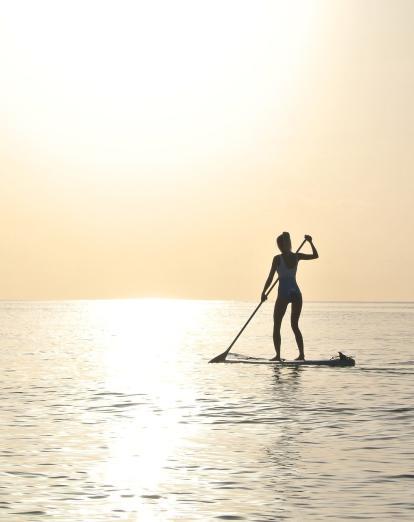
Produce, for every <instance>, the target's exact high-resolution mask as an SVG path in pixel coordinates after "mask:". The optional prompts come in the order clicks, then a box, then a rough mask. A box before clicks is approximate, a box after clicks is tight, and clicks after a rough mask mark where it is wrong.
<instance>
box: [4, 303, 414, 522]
mask: <svg viewBox="0 0 414 522" xmlns="http://www.w3.org/2000/svg"><path fill="white" fill-rule="evenodd" d="M255 305H256V303H249V302H231V301H186V300H144V299H142V300H108V301H61V302H29V301H13V302H7V301H2V302H0V340H1V341H0V343H1V344H0V358H1V372H2V376H1V381H0V397H1V423H0V459H1V460H0V461H1V467H0V478H1V481H0V520H4V521H7V522H31V521H43V520H45V521H47V520H53V521H64V522H75V521H76V522H94V521H115V520H125V521H143V522H152V521H162V522H164V521H178V520H180V521H199V520H201V521H210V520H211V521H213V520H246V521H249V522H250V521H258V522H259V521H277V520H297V521H307V520H309V521H319V520H321V521H322V520H323V521H325V520H349V519H352V520H354V519H358V520H368V519H371V520H376V521H381V520H384V521H385V520H394V519H395V520H413V519H414V512H413V507H414V502H413V491H414V488H413V486H414V467H413V460H414V459H413V456H414V437H413V436H414V423H413V391H414V390H413V383H414V381H413V373H414V353H413V338H414V304H413V303H339V302H338V303H326V302H325V303H318V302H305V304H304V309H303V313H302V318H301V323H300V324H301V328H302V332H303V336H304V340H305V352H306V356H307V357H308V358H312V359H316V358H329V357H331V356H334V355H336V353H337V352H338V351H343V352H344V353H346V354H348V355H352V356H354V357H355V358H356V366H355V367H354V368H329V367H303V368H276V367H274V366H273V365H249V364H208V361H209V359H211V358H212V357H214V356H215V355H218V354H219V353H221V352H223V351H224V350H225V349H226V348H227V346H228V345H229V344H230V342H231V341H232V339H233V337H234V336H235V335H236V334H237V332H238V330H239V329H240V327H241V326H242V324H243V323H244V321H245V320H246V319H247V318H248V316H249V315H250V313H251V312H252V310H253V309H254V307H255ZM288 312H289V311H288ZM271 334H272V303H271V302H267V303H265V304H264V305H263V306H262V308H261V309H260V310H259V312H258V314H257V315H256V317H255V318H254V319H253V321H252V323H251V325H249V327H248V328H247V329H246V331H245V332H244V334H243V335H242V337H241V338H240V339H239V341H238V342H237V343H236V345H235V346H234V347H233V350H232V353H233V352H234V353H236V354H244V355H249V356H255V357H269V358H270V357H272V356H273V355H274V352H273V345H272V337H271ZM296 355H297V351H296V347H295V342H294V337H293V334H292V332H291V331H290V327H289V318H288V316H287V317H286V318H285V321H284V326H283V331H282V357H285V358H289V359H290V358H294V357H296ZM232 357H233V355H232Z"/></svg>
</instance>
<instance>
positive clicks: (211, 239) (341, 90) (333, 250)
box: [0, 0, 414, 300]
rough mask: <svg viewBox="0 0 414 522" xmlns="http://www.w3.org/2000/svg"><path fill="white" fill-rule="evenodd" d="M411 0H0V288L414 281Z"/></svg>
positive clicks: (149, 292)
mask: <svg viewBox="0 0 414 522" xmlns="http://www.w3.org/2000/svg"><path fill="white" fill-rule="evenodd" d="M413 27H414V1H412V0H364V1H361V0H314V1H313V0H308V1H306V0H303V1H295V0H285V1H277V0H271V1H260V0H251V1H242V0H235V1H230V0H219V1H212V0H208V1H197V0H188V1H178V0H174V1H171V0H166V1H157V0H147V1H141V2H140V1H138V0H134V1H128V0H123V1H115V0H114V1H105V0H96V1H92V0H81V1H74V0H70V1H64V0H49V1H43V0H37V1H36V2H33V1H32V0H28V1H22V0H13V1H7V0H4V1H1V0H0V71H1V81H0V204H1V216H2V219H1V222H0V230H1V252H0V297H1V298H78V297H87V298H89V297H143V296H165V297H188V298H219V299H221V298H224V299H233V298H234V299H238V298H243V299H244V298H246V299H258V298H259V295H260V292H261V289H262V287H263V284H264V280H265V278H266V276H267V273H268V270H269V267H270V263H271V260H272V256H273V255H274V254H275V253H276V249H275V237H276V235H278V234H279V233H281V232H282V231H284V230H288V231H290V232H291V235H292V239H293V242H294V246H297V245H298V244H299V243H300V241H301V239H302V237H303V234H305V233H307V234H312V235H313V236H314V239H315V244H316V246H317V247H318V249H319V251H320V259H319V260H317V261H312V262H307V263H305V262H304V263H302V265H301V266H300V268H299V274H298V280H299V282H300V285H301V287H302V292H303V294H304V297H305V299H333V300H341V299H350V300H360V299H361V300H371V299H372V300H373V299H404V300H405V299H414V277H413V273H412V265H413V260H414V259H413V258H414V246H413V244H414V238H413V237H412V235H413V228H414V227H413V225H414V218H413V210H412V207H413V201H414V197H413V196H414V180H413V174H414V30H413Z"/></svg>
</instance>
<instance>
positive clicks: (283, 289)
mask: <svg viewBox="0 0 414 522" xmlns="http://www.w3.org/2000/svg"><path fill="white" fill-rule="evenodd" d="M305 239H306V241H308V242H309V243H310V245H311V247H312V254H301V253H298V254H295V253H293V252H292V243H291V241H290V235H289V232H283V234H281V235H280V236H278V238H277V239H276V242H277V246H278V247H279V250H280V252H281V254H280V255H278V256H275V257H274V258H273V261H272V267H271V268H270V273H269V276H268V278H267V279H266V283H265V285H264V288H263V292H262V296H261V301H262V302H263V301H266V299H267V296H266V290H267V289H268V288H269V286H270V285H271V283H272V280H273V277H274V275H275V272H277V273H278V275H279V289H278V293H277V299H276V303H275V310H274V313H273V343H274V345H275V351H276V355H275V357H273V358H272V359H271V360H272V361H280V360H281V359H280V342H281V339H280V327H281V325H282V319H283V316H284V315H285V312H286V308H287V305H288V304H289V303H292V308H291V318H290V324H291V326H292V330H293V333H294V334H295V339H296V344H297V345H298V349H299V357H297V358H296V360H304V359H305V352H304V349H303V337H302V333H301V331H300V330H299V317H300V313H301V311H302V294H301V292H300V289H299V287H298V284H297V282H296V270H297V268H298V263H299V261H300V260H301V259H303V260H307V259H317V258H318V257H319V255H318V252H317V250H316V248H315V245H314V244H313V242H312V238H311V236H305Z"/></svg>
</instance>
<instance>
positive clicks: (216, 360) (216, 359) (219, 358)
mask: <svg viewBox="0 0 414 522" xmlns="http://www.w3.org/2000/svg"><path fill="white" fill-rule="evenodd" d="M228 353H229V351H228V350H226V351H225V352H223V353H221V354H220V355H217V356H216V357H213V359H211V361H208V362H209V363H220V362H224V361H225V360H226V357H227V354H228Z"/></svg>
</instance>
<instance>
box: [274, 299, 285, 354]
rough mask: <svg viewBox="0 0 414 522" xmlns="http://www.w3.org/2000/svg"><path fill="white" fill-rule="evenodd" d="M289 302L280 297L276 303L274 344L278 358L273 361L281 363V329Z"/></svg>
mask: <svg viewBox="0 0 414 522" xmlns="http://www.w3.org/2000/svg"><path fill="white" fill-rule="evenodd" d="M287 305H288V301H287V300H286V299H283V298H282V297H278V298H277V299H276V303H275V311H274V313H273V344H274V345H275V351H276V356H275V357H273V359H271V360H272V361H280V343H281V339H280V327H281V326H282V319H283V316H284V315H285V312H286V308H287Z"/></svg>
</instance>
